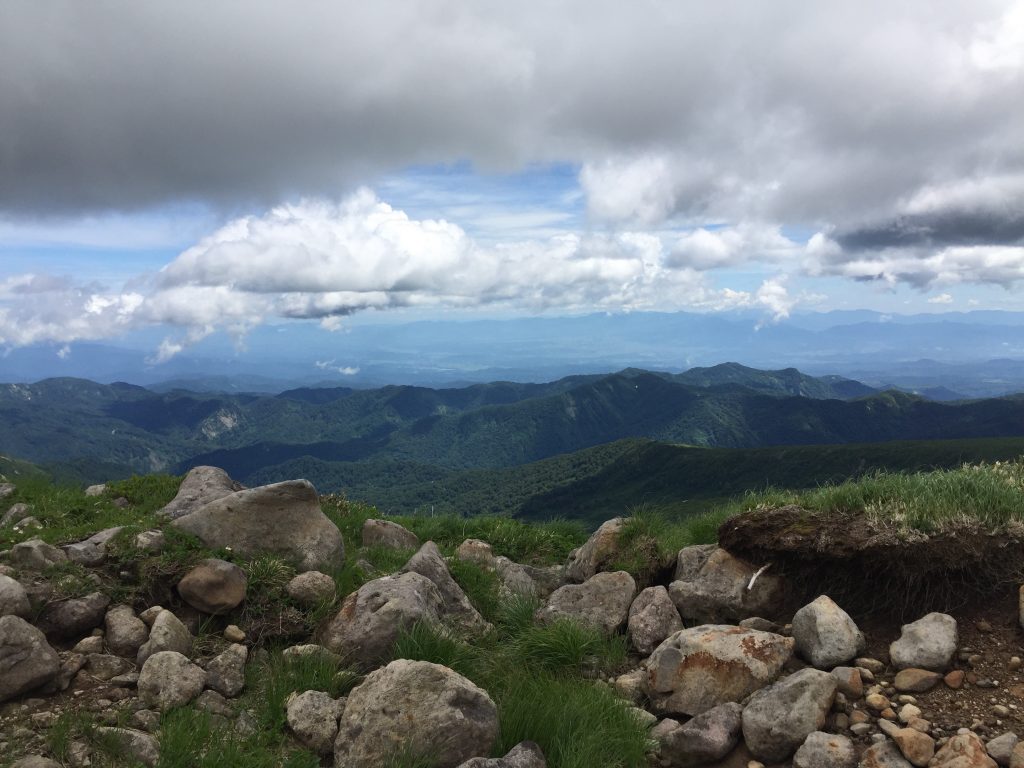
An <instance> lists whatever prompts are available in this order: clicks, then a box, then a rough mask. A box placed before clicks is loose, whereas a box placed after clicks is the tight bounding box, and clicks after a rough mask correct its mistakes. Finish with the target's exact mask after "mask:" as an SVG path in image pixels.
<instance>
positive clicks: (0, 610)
mask: <svg viewBox="0 0 1024 768" xmlns="http://www.w3.org/2000/svg"><path fill="white" fill-rule="evenodd" d="M31 610H32V605H31V604H30V603H29V600H28V592H26V591H25V588H24V587H23V586H22V585H21V582H20V581H17V580H16V579H12V578H11V577H10V576H3V575H0V616H20V617H21V618H23V619H24V618H26V617H27V616H28V614H29V612H30V611H31Z"/></svg>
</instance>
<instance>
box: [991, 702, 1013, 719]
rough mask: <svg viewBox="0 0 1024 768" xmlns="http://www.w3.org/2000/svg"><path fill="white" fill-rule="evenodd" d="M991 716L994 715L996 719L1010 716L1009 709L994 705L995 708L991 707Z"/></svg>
mask: <svg viewBox="0 0 1024 768" xmlns="http://www.w3.org/2000/svg"><path fill="white" fill-rule="evenodd" d="M992 714H993V715H995V716H996V717H1009V716H1010V708H1009V707H1005V706H1003V705H1002V704H996V705H995V706H993V707H992Z"/></svg>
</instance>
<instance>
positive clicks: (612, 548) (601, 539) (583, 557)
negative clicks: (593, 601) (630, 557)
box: [565, 517, 626, 584]
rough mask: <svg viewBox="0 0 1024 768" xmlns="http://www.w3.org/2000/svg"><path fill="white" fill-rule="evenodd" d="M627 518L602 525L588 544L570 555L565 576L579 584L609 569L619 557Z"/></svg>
mask: <svg viewBox="0 0 1024 768" xmlns="http://www.w3.org/2000/svg"><path fill="white" fill-rule="evenodd" d="M625 524H626V518H624V517H616V518H612V519H611V520H608V521H606V522H604V523H602V524H601V527H599V528H598V529H597V530H596V531H594V532H593V533H592V534H591V535H590V538H589V539H587V541H586V543H584V545H583V546H582V547H580V548H579V549H577V550H575V551H574V552H572V553H571V554H570V555H569V562H568V563H567V565H566V568H565V576H566V578H567V579H568V580H569V581H573V582H576V583H577V584H579V583H581V582H584V581H586V580H587V579H589V578H592V577H593V576H594V575H595V574H597V573H598V572H599V571H603V570H605V569H606V568H608V567H609V566H610V565H611V564H612V563H613V562H615V560H616V559H617V557H618V555H619V549H620V548H619V534H620V533H621V531H622V527H623V526H624V525H625Z"/></svg>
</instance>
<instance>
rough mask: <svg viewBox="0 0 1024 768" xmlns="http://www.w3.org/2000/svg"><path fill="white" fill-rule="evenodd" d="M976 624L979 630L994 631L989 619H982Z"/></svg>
mask: <svg viewBox="0 0 1024 768" xmlns="http://www.w3.org/2000/svg"><path fill="white" fill-rule="evenodd" d="M974 626H976V627H977V628H978V631H979V632H991V631H992V625H991V624H990V623H989V622H988V621H986V620H985V619H982V620H981V621H979V622H978V623H977V624H975V625H974Z"/></svg>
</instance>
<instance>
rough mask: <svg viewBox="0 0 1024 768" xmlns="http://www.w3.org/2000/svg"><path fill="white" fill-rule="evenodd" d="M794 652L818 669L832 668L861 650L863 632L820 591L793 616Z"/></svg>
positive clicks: (862, 647) (862, 648)
mask: <svg viewBox="0 0 1024 768" xmlns="http://www.w3.org/2000/svg"><path fill="white" fill-rule="evenodd" d="M792 634H793V640H794V641H795V642H796V652H797V653H798V654H800V656H802V657H803V658H805V659H807V661H809V662H811V664H813V665H814V666H816V667H818V669H832V668H833V667H837V666H839V665H840V664H844V663H845V662H847V661H849V660H850V659H852V658H854V657H855V656H856V655H857V654H858V653H860V652H861V651H863V650H864V634H863V633H862V632H861V631H860V630H859V629H858V628H857V625H856V624H854V623H853V619H851V618H850V616H849V614H847V613H846V611H844V610H843V609H842V608H840V607H839V606H838V605H836V604H835V602H833V600H832V598H830V597H828V595H821V596H820V597H818V598H817V599H815V600H814V601H813V602H811V603H808V604H807V605H805V606H804V607H803V608H801V609H800V610H799V611H797V612H796V614H795V615H794V616H793V633H792Z"/></svg>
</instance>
